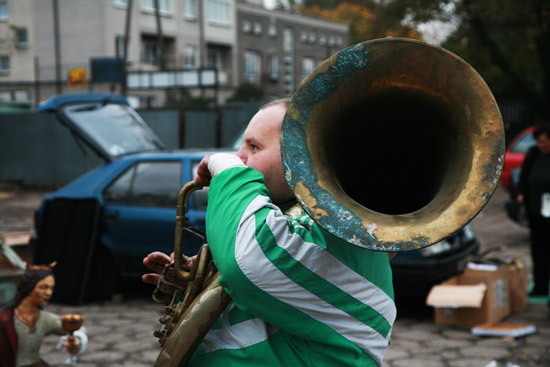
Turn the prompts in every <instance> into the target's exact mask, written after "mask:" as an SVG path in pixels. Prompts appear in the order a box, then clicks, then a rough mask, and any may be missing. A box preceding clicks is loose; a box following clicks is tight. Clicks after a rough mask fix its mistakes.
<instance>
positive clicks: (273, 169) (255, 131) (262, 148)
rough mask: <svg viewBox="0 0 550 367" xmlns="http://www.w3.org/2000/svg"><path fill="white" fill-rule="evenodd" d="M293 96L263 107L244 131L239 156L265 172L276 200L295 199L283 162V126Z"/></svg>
mask: <svg viewBox="0 0 550 367" xmlns="http://www.w3.org/2000/svg"><path fill="white" fill-rule="evenodd" d="M289 102H290V99H279V100H276V101H273V102H270V103H267V104H265V105H263V106H262V107H260V110H259V111H258V112H257V113H256V114H255V115H254V117H252V119H251V120H250V123H249V124H248V127H247V128H246V130H245V132H244V141H243V145H242V147H241V149H239V151H238V152H237V156H238V157H239V158H241V160H242V161H243V162H244V164H246V165H247V166H249V167H253V168H255V169H257V170H258V171H260V172H261V173H263V175H264V178H265V184H266V187H267V189H268V190H269V196H270V197H271V200H273V202H274V203H275V204H283V203H286V202H288V201H291V200H293V198H294V194H293V193H292V191H291V190H290V188H289V186H288V184H287V182H286V180H285V176H284V173H283V165H282V162H281V128H282V125H283V118H284V116H285V112H286V109H287V107H288V103H289Z"/></svg>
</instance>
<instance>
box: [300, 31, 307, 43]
mask: <svg viewBox="0 0 550 367" xmlns="http://www.w3.org/2000/svg"><path fill="white" fill-rule="evenodd" d="M307 39H308V34H307V31H301V32H300V42H307Z"/></svg>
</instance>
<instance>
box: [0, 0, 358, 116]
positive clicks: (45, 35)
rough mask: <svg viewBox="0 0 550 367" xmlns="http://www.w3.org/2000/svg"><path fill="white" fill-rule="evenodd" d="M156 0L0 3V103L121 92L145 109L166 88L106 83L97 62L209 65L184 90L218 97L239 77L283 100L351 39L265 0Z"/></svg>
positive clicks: (137, 66)
mask: <svg viewBox="0 0 550 367" xmlns="http://www.w3.org/2000/svg"><path fill="white" fill-rule="evenodd" d="M158 4H159V12H158V13H157V12H156V10H155V0H40V1H36V0H34V1H33V0H0V102H1V101H25V100H27V101H31V102H33V103H37V102H38V101H40V100H43V99H46V98H48V97H50V96H51V95H54V94H59V93H74V92H82V91H90V90H92V91H110V92H115V93H126V94H127V95H128V96H130V97H132V99H133V101H135V103H136V104H138V105H141V106H153V107H155V106H162V105H163V104H164V103H165V101H166V99H167V89H166V88H164V87H159V86H158V85H155V84H154V83H149V84H148V83H145V84H143V83H137V84H136V83H134V82H132V83H130V82H128V83H126V81H129V80H130V79H128V78H122V79H121V80H116V77H115V80H105V79H103V78H99V77H98V75H99V74H100V73H99V72H98V70H100V71H101V68H98V67H96V66H97V65H109V67H110V68H113V70H114V71H115V73H114V75H119V74H120V73H116V71H120V70H125V71H126V72H127V73H128V74H129V75H130V74H133V76H135V77H139V78H138V79H139V80H145V78H147V80H152V78H153V77H156V76H162V75H160V73H159V72H160V71H167V70H169V71H174V72H176V71H178V72H181V71H186V72H192V71H194V70H198V69H205V68H206V69H212V70H215V73H216V76H217V83H216V84H215V88H214V87H212V86H211V85H210V86H208V87H206V88H202V89H201V88H196V87H189V88H188V89H189V91H190V92H191V93H192V94H195V95H197V94H199V93H200V94H201V95H203V96H213V97H215V99H216V100H217V101H218V102H223V101H225V100H226V99H227V98H228V97H229V96H230V95H231V94H233V92H234V90H235V89H236V88H237V87H238V86H239V85H241V84H242V83H244V82H251V83H255V84H258V85H261V86H262V87H263V88H264V89H265V91H266V94H267V95H268V96H269V97H270V98H275V97H283V96H288V95H290V94H291V93H292V91H293V90H294V89H295V88H296V87H297V85H298V84H299V82H300V81H301V80H302V79H303V77H304V76H305V75H307V73H309V71H311V70H312V69H313V67H314V66H315V65H317V64H318V63H319V62H320V61H322V60H324V59H325V58H326V57H327V56H329V55H330V54H331V53H333V52H335V51H337V50H338V49H341V48H343V47H345V46H346V45H347V33H348V29H347V25H345V24H340V23H335V22H328V21H324V20H320V19H314V18H306V17H303V16H301V15H298V14H289V13H286V12H284V11H272V10H267V9H265V8H264V7H263V1H262V0H158ZM122 60H125V63H123V62H122ZM99 62H107V64H105V63H102V64H99ZM110 75H112V74H110ZM170 75H171V74H170ZM175 78H176V79H174V80H177V77H175ZM135 80H137V79H136V78H134V79H132V81H135ZM175 83H176V84H175V85H174V83H172V84H170V87H169V88H177V87H178V86H180V84H178V82H177V81H176V82H175Z"/></svg>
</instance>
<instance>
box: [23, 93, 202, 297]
mask: <svg viewBox="0 0 550 367" xmlns="http://www.w3.org/2000/svg"><path fill="white" fill-rule="evenodd" d="M38 109H39V111H50V112H54V113H56V115H57V117H58V119H59V120H60V122H62V123H63V124H64V125H65V126H66V127H67V128H69V129H70V130H71V131H72V132H73V133H74V134H75V135H76V136H77V137H78V138H80V139H81V140H82V141H83V142H84V143H85V144H87V145H88V146H89V147H90V148H91V149H92V150H94V151H95V152H96V153H97V154H98V155H99V156H100V157H102V158H103V159H104V160H105V162H106V163H105V164H104V165H102V166H100V167H98V168H96V169H94V170H92V171H90V172H88V173H86V174H84V175H83V176H81V177H79V178H77V179H75V180H73V181H72V182H70V183H69V184H67V185H66V186H64V187H62V188H61V189H59V190H57V191H55V192H53V193H51V194H48V195H45V196H44V199H43V202H42V205H41V207H40V208H39V209H38V211H37V212H36V214H35V223H36V228H35V233H36V234H35V236H34V238H33V239H32V241H31V248H32V249H33V255H34V261H35V263H49V262H52V261H56V262H57V266H56V267H55V268H54V269H55V272H56V278H57V287H56V292H55V297H56V299H57V300H58V301H61V302H66V303H80V302H82V301H83V300H84V299H105V298H108V297H110V296H112V294H113V293H114V292H115V291H116V290H117V287H118V286H119V285H120V280H121V279H123V278H124V277H137V276H140V275H141V274H143V273H144V272H146V271H147V268H146V267H145V266H144V265H143V264H142V260H143V258H144V257H145V256H146V255H147V254H148V253H150V252H152V251H157V250H158V251H162V252H165V253H171V252H172V251H173V250H174V230H175V218H176V203H177V196H178V193H179V191H180V189H181V187H182V186H183V185H184V184H185V183H187V182H189V181H192V180H193V179H194V177H195V176H196V169H197V166H198V164H199V162H200V160H201V159H202V158H203V157H204V156H205V155H206V154H208V153H211V152H212V151H203V150H180V151H166V150H165V149H164V146H163V144H162V143H161V141H160V140H159V138H158V137H157V136H156V135H155V134H154V133H153V131H152V130H151V129H150V128H149V127H148V125H147V124H146V123H145V122H144V121H143V120H142V119H141V117H140V116H139V115H138V114H137V113H136V112H135V111H134V110H133V109H132V108H131V107H130V106H129V105H128V102H127V101H126V99H125V98H123V97H120V96H115V95H107V94H96V93H84V94H71V95H61V96H56V97H53V98H51V99H50V100H48V101H46V102H44V103H41V104H40V105H39V107H38ZM206 199H207V191H206V189H205V190H202V191H197V192H195V193H194V194H192V195H191V198H190V202H189V210H188V212H187V217H188V224H189V225H190V226H191V227H194V228H196V229H197V230H199V231H201V230H204V221H205V209H206ZM201 244H202V240H201V239H200V238H199V237H197V236H193V235H191V234H186V237H185V239H184V253H186V254H187V255H194V254H195V253H196V252H197V250H198V248H199V247H200V245H201Z"/></svg>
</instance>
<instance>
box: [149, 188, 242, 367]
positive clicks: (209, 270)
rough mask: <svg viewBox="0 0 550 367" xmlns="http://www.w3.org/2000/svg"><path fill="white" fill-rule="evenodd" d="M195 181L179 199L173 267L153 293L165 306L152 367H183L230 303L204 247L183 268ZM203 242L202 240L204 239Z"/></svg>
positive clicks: (165, 272)
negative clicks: (188, 217) (185, 241)
mask: <svg viewBox="0 0 550 367" xmlns="http://www.w3.org/2000/svg"><path fill="white" fill-rule="evenodd" d="M202 188H203V186H202V185H198V184H196V183H195V182H194V181H192V182H189V183H187V184H186V185H185V186H184V187H183V188H182V189H181V190H180V193H179V195H178V203H177V207H176V231H175V242H174V263H173V264H170V265H168V266H167V267H166V268H165V270H164V272H163V274H162V275H161V279H160V281H159V283H158V284H157V287H156V289H155V291H154V292H153V299H154V300H155V301H156V302H160V303H164V304H166V307H165V312H164V315H163V317H161V319H160V320H159V322H160V326H159V328H158V329H157V330H156V331H155V332H154V335H155V337H157V338H159V342H160V344H161V346H162V350H161V352H160V354H159V356H158V357H157V361H156V363H155V366H157V367H164V366H169V367H172V366H186V365H187V363H188V362H189V360H190V359H191V357H192V356H193V353H194V352H195V349H196V348H197V347H198V345H199V344H200V343H201V341H202V340H203V339H204V336H205V335H206V333H207V332H208V330H210V327H211V326H212V324H213V323H214V322H215V321H216V319H217V317H218V316H219V315H220V314H221V312H222V311H223V310H224V309H225V307H226V306H227V305H228V304H229V302H230V301H231V299H230V297H229V295H228V294H227V293H226V292H225V291H224V289H223V288H222V287H221V286H220V285H219V283H218V278H219V273H218V272H217V269H216V267H215V266H214V262H213V259H212V254H211V252H210V250H209V248H208V245H207V244H204V245H203V246H202V247H201V248H200V250H199V253H198V254H197V255H196V259H195V262H194V264H193V266H192V267H191V268H189V267H187V266H185V265H184V264H183V246H184V241H183V239H184V236H183V234H184V231H186V230H190V229H189V228H187V227H186V226H185V222H186V217H185V215H186V213H187V209H188V205H189V197H190V195H191V194H192V193H193V192H194V191H196V190H200V189H202ZM203 240H204V239H203Z"/></svg>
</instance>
